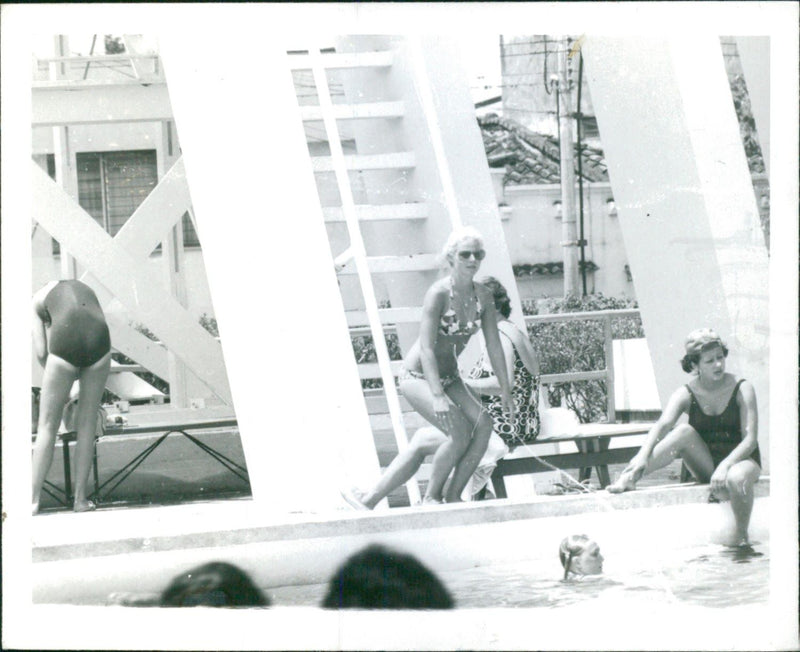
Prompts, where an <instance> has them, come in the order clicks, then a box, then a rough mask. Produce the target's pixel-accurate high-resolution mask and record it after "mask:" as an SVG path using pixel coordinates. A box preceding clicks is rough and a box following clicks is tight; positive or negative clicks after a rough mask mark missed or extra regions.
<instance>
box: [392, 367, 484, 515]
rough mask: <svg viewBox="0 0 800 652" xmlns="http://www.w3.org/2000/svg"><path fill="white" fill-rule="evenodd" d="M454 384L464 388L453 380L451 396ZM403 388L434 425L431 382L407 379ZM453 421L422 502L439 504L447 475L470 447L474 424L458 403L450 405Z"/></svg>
mask: <svg viewBox="0 0 800 652" xmlns="http://www.w3.org/2000/svg"><path fill="white" fill-rule="evenodd" d="M455 385H461V386H462V387H463V384H462V383H460V382H456V383H453V385H451V386H450V387H449V388H448V389H447V390H446V391H447V394H448V396H450V395H451V390H452V388H453V387H454V386H455ZM400 391H401V392H402V393H403V396H405V397H406V399H407V400H408V402H409V403H410V404H411V407H413V408H414V409H415V410H416V411H417V412H419V413H420V414H421V415H422V416H423V417H425V419H427V420H428V421H429V422H430V423H431V424H433V425H437V423H436V421H437V420H436V414H435V412H434V409H433V394H432V393H431V390H430V387H429V386H428V381H426V380H424V379H422V378H410V379H405V380H403V381H402V382H401V384H400ZM464 391H466V389H465V390H464ZM450 424H451V425H450V428H449V430H448V431H447V432H446V434H447V435H449V438H448V439H447V441H445V442H444V443H443V444H442V445H441V446H439V450H437V451H436V454H435V455H434V457H433V469H432V470H431V477H430V480H429V481H428V488H427V490H426V492H425V497H424V498H423V502H428V503H430V502H434V503H439V502H441V501H442V499H443V497H442V490H443V488H444V483H445V482H446V480H447V476H449V475H450V471H452V470H453V466H455V463H456V462H457V461H458V460H459V459H460V458H461V456H462V455H463V454H464V452H465V451H466V450H467V447H468V446H469V439H470V437H471V436H472V430H473V427H474V425H475V424H474V422H472V421H470V420H469V419H468V418H467V417H466V415H465V414H464V413H463V412H462V410H461V409H460V408H459V407H458V406H457V405H455V404H453V405H451V406H450Z"/></svg>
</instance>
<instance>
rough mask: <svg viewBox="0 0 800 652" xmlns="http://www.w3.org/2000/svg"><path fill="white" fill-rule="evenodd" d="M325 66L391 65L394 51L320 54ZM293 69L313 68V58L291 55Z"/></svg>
mask: <svg viewBox="0 0 800 652" xmlns="http://www.w3.org/2000/svg"><path fill="white" fill-rule="evenodd" d="M320 59H321V60H322V66H323V67H324V68H328V69H331V68H373V67H376V68H383V67H386V66H391V65H392V63H393V61H394V52H392V51H391V50H382V51H380V52H335V53H328V54H320ZM289 62H290V66H291V68H292V70H301V69H305V68H311V58H310V57H309V55H307V54H292V55H290V56H289Z"/></svg>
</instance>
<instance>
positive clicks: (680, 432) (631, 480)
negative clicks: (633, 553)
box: [608, 328, 761, 545]
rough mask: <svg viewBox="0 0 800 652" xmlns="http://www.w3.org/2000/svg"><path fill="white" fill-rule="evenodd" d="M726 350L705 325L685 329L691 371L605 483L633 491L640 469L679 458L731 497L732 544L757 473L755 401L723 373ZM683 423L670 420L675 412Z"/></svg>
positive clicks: (744, 526)
mask: <svg viewBox="0 0 800 652" xmlns="http://www.w3.org/2000/svg"><path fill="white" fill-rule="evenodd" d="M727 356H728V348H727V347H726V346H725V344H724V342H723V341H722V340H721V339H720V337H719V335H717V334H716V333H715V332H714V331H713V330H711V329H710V328H701V329H698V330H695V331H692V332H691V333H689V336H688V337H687V338H686V355H684V357H683V359H682V360H681V367H682V368H683V370H684V371H685V372H687V373H692V374H694V375H695V378H693V379H692V380H691V381H689V382H688V383H687V384H686V385H684V386H682V387H679V388H678V389H677V390H676V391H675V392H674V393H673V394H672V396H671V397H670V399H669V401H668V402H667V407H666V408H665V409H664V411H663V413H662V414H661V418H660V419H659V420H658V421H657V422H656V423H655V424H654V425H653V427H652V428H651V429H650V432H649V433H648V434H647V439H646V440H645V442H644V444H643V445H642V448H641V449H640V450H639V452H638V453H637V454H636V455H635V456H634V458H633V459H632V460H631V461H630V463H629V464H628V466H627V467H626V468H625V469H624V470H623V472H622V474H621V475H620V477H619V479H618V480H617V481H616V482H615V483H614V484H612V485H610V486H609V487H608V491H609V492H610V493H621V492H623V491H628V490H630V489H634V488H635V486H636V482H637V481H638V480H639V478H641V477H642V476H643V475H644V474H646V473H650V472H652V471H655V470H656V469H660V468H662V467H664V466H666V465H667V464H669V463H670V462H672V460H674V459H675V458H677V457H681V458H683V461H684V462H685V464H686V466H687V467H688V468H689V470H690V471H691V472H692V474H693V475H694V477H695V478H696V479H697V480H698V481H699V482H702V483H711V496H712V497H715V498H717V499H719V500H728V499H730V501H731V508H732V509H733V516H734V519H735V521H736V534H735V540H734V541H733V544H734V545H744V544H747V530H748V526H749V524H750V515H751V513H752V511H753V498H754V496H753V486H754V485H755V483H756V481H757V480H758V477H759V475H760V474H761V456H760V453H759V450H758V407H757V404H756V394H755V391H754V389H753V386H752V385H751V384H750V383H749V382H747V381H746V380H744V379H738V380H737V378H736V377H735V376H733V375H732V374H729V373H726V372H725V358H726V357H727ZM684 413H685V414H687V415H688V416H689V422H688V423H682V424H680V425H677V426H676V425H675V424H676V422H677V420H678V418H679V417H680V416H681V415H682V414H684Z"/></svg>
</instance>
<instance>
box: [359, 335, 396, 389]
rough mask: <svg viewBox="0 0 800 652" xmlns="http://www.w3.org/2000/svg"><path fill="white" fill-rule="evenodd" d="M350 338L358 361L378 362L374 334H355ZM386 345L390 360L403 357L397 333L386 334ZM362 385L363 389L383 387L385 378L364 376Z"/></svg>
mask: <svg viewBox="0 0 800 652" xmlns="http://www.w3.org/2000/svg"><path fill="white" fill-rule="evenodd" d="M350 340H351V342H352V344H353V355H354V356H355V357H356V363H358V364H361V363H364V362H377V360H378V354H377V352H376V351H375V342H374V340H373V339H372V335H355V336H353V337H351V338H350ZM386 347H387V348H388V349H389V359H390V360H402V359H403V354H402V352H401V351H400V343H399V341H398V339H397V335H396V334H394V333H390V334H388V335H386ZM361 387H362V389H376V388H379V387H383V380H381V379H380V378H364V379H363V380H362V381H361Z"/></svg>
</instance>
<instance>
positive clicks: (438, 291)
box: [425, 276, 450, 301]
mask: <svg viewBox="0 0 800 652" xmlns="http://www.w3.org/2000/svg"><path fill="white" fill-rule="evenodd" d="M425 296H426V297H427V298H428V299H429V300H433V301H441V300H442V298H444V297H449V296H450V277H449V276H446V277H445V278H440V279H439V280H438V281H434V282H433V283H432V284H431V286H430V287H429V288H428V291H427V292H426V293H425Z"/></svg>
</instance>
